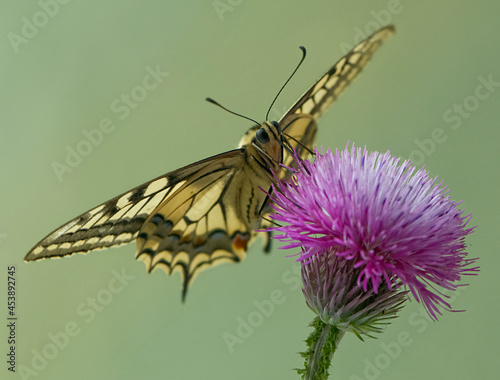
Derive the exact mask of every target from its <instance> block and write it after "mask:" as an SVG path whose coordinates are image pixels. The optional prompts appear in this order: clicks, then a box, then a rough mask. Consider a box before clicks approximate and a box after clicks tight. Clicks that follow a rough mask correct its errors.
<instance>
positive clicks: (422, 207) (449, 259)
mask: <svg viewBox="0 0 500 380" xmlns="http://www.w3.org/2000/svg"><path fill="white" fill-rule="evenodd" d="M296 165H297V168H298V169H297V172H296V173H295V175H294V176H293V177H292V179H290V180H285V181H279V182H278V184H277V185H276V186H274V187H273V192H272V195H271V199H272V201H273V207H274V209H275V211H274V213H273V215H271V217H272V218H273V219H274V220H276V221H280V222H284V225H283V226H281V227H273V228H269V230H273V231H277V232H279V233H280V234H279V235H277V236H275V237H274V238H275V239H278V240H280V241H282V242H286V243H288V244H287V245H286V246H285V247H282V248H296V247H301V248H302V252H301V253H300V257H299V259H298V261H301V262H302V263H303V265H306V264H308V263H309V262H311V261H312V260H313V259H314V258H315V257H316V256H317V255H321V254H323V253H324V252H327V251H328V252H334V253H335V256H336V259H337V260H349V261H352V262H353V263H354V264H353V265H352V267H353V269H356V270H357V280H356V282H357V285H358V286H359V287H361V288H362V289H363V290H364V291H365V292H366V291H368V290H369V288H371V289H372V290H373V291H374V292H375V293H378V292H379V289H381V287H382V285H383V284H384V283H385V286H384V288H385V287H386V288H387V289H389V290H390V289H392V288H393V287H395V286H399V284H401V285H402V286H403V287H404V288H405V289H408V290H409V291H410V293H411V294H412V295H413V297H414V298H415V299H416V300H417V302H422V304H423V305H424V306H425V308H426V309H427V312H428V313H429V315H430V316H431V317H432V318H433V319H437V316H436V314H441V312H440V309H439V307H443V308H445V309H448V310H451V306H450V305H449V304H448V303H447V302H446V301H445V298H447V296H446V295H444V294H443V293H442V292H441V291H439V290H437V288H436V287H441V288H443V289H447V290H455V289H456V288H457V287H458V286H460V285H458V284H457V282H458V281H460V279H461V277H462V276H463V275H472V274H476V272H477V271H478V270H479V269H478V267H471V265H472V264H473V263H474V262H475V261H476V260H477V259H468V258H467V252H466V251H465V249H466V246H465V237H466V236H467V235H468V234H470V233H471V232H472V231H473V228H467V227H466V225H467V223H468V221H469V220H470V218H471V216H470V215H465V216H464V215H463V213H464V212H463V211H461V210H459V209H458V208H457V206H458V205H459V204H460V203H459V202H454V201H452V200H451V199H450V197H449V196H448V195H447V193H448V190H446V187H442V182H440V183H438V182H437V177H436V178H433V179H432V178H429V174H428V172H427V171H425V170H424V169H420V170H416V168H415V167H414V166H413V165H412V164H411V163H410V162H409V161H404V162H403V163H402V164H400V160H399V159H398V158H396V157H393V156H391V155H390V153H389V152H387V153H385V154H380V153H378V152H372V153H369V152H367V150H366V148H365V149H364V151H363V153H362V152H361V149H360V148H357V149H355V148H354V145H353V146H352V149H351V150H350V151H349V150H348V148H347V147H346V149H345V150H344V151H343V152H339V151H338V150H337V151H336V152H335V154H334V153H332V152H331V151H330V150H328V151H327V152H326V153H324V152H323V151H322V152H321V154H320V152H319V151H318V150H317V149H316V158H315V161H314V162H310V161H300V160H299V159H298V158H297V157H296Z"/></svg>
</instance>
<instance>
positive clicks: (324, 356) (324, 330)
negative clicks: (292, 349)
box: [298, 317, 345, 380]
mask: <svg viewBox="0 0 500 380" xmlns="http://www.w3.org/2000/svg"><path fill="white" fill-rule="evenodd" d="M311 326H312V327H314V331H313V332H312V333H311V335H310V336H309V338H307V340H306V343H307V345H308V347H309V348H308V350H307V351H306V352H303V353H302V356H303V357H304V358H305V359H306V360H305V363H304V366H305V368H304V369H300V370H298V373H299V374H301V375H302V378H303V379H305V380H326V379H328V368H330V363H331V361H332V357H333V354H334V353H335V350H336V349H337V346H338V344H339V342H340V340H341V339H342V337H343V336H344V333H345V330H341V329H339V328H338V327H336V326H334V325H330V324H328V323H324V322H323V321H322V320H321V319H320V318H319V317H316V319H315V320H314V321H313V322H312V323H311Z"/></svg>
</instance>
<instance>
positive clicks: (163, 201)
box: [25, 26, 394, 299]
mask: <svg viewBox="0 0 500 380" xmlns="http://www.w3.org/2000/svg"><path fill="white" fill-rule="evenodd" d="M393 32H394V28H393V27H392V26H388V27H385V28H382V29H380V30H379V31H377V32H375V33H374V34H372V35H371V36H369V37H368V38H366V39H365V40H363V41H361V42H360V43H359V44H357V45H356V46H355V47H354V48H353V49H352V50H351V51H350V52H348V53H347V54H346V55H345V56H344V57H343V58H342V59H341V60H340V61H338V62H337V63H336V64H335V65H334V66H333V67H332V68H330V70H328V71H327V72H326V74H324V75H323V76H322V77H321V78H319V80H317V81H316V82H315V83H314V84H313V85H312V86H311V88H309V90H307V91H306V92H305V94H304V95H302V96H301V98H300V99H299V100H298V101H297V102H296V103H295V104H294V105H293V106H292V107H291V108H290V109H289V110H288V111H287V112H286V113H285V115H284V116H283V117H282V118H281V119H280V120H279V122H275V121H265V122H264V123H262V124H260V125H255V126H253V127H252V128H250V130H249V131H248V132H247V133H245V135H244V136H243V138H242V139H241V142H240V145H239V148H238V149H235V150H231V151H229V152H226V153H222V154H218V155H215V156H213V157H209V158H206V159H204V160H201V161H198V162H196V163H194V164H191V165H188V166H185V167H183V168H181V169H178V170H175V171H173V172H170V173H167V174H164V175H162V176H160V177H158V178H155V179H153V180H151V181H149V182H146V183H145V184H143V185H140V186H138V187H136V188H134V189H132V190H130V191H127V192H125V193H123V194H121V195H118V196H117V197H115V198H113V199H111V200H109V201H107V202H105V203H103V204H101V205H99V206H97V207H94V208H92V209H91V210H89V211H87V212H85V213H84V214H82V215H80V216H78V217H76V218H75V219H73V220H71V221H69V222H67V223H65V224H64V225H63V226H61V227H59V228H58V229H56V230H55V231H54V232H52V233H51V234H49V235H48V236H47V237H45V238H43V239H42V240H41V241H40V242H38V243H37V244H36V245H35V246H34V247H33V248H32V249H31V250H30V252H29V253H28V254H27V255H26V257H25V261H34V260H39V259H45V258H51V257H62V256H69V255H72V254H74V253H86V252H89V251H93V250H97V249H103V248H108V247H114V246H119V245H121V244H125V243H130V242H132V241H133V240H136V242H137V253H136V258H137V259H140V260H142V261H144V262H145V264H146V268H147V270H148V272H151V271H153V270H154V269H156V268H162V269H164V270H165V272H166V273H168V274H171V273H172V272H175V271H178V272H180V274H181V277H182V281H183V288H182V289H183V291H182V296H183V299H184V297H185V296H186V292H187V289H188V286H189V285H190V283H192V281H193V280H194V278H195V277H196V275H197V274H198V273H199V272H200V271H202V270H203V269H206V268H208V267H211V266H214V265H216V264H220V263H223V262H239V261H241V260H243V258H244V257H245V256H246V249H247V247H248V245H249V244H250V243H251V242H252V241H253V240H254V239H255V238H256V237H257V236H258V235H259V234H260V235H263V237H264V239H265V242H266V244H265V247H266V249H267V250H268V249H269V236H267V235H266V234H265V233H263V232H256V231H255V230H258V229H259V228H261V227H262V224H263V220H264V219H263V215H265V214H266V213H267V212H269V211H270V208H269V205H268V204H267V202H268V198H267V195H266V193H265V192H264V191H262V189H265V190H267V189H269V188H270V186H271V184H272V183H273V176H272V174H271V173H272V172H274V173H281V174H280V175H281V176H284V175H286V174H285V170H284V169H283V168H282V166H281V164H284V165H285V166H287V165H288V166H290V165H291V164H292V156H291V154H290V151H291V150H292V149H294V148H297V149H299V150H301V152H302V153H301V155H302V157H303V158H306V157H307V156H308V152H310V151H311V149H312V147H313V143H314V138H315V135H316V120H318V118H319V117H320V116H321V115H322V114H323V112H325V111H326V110H327V109H328V108H329V107H330V105H331V104H332V103H333V102H334V101H335V100H336V99H337V97H338V96H339V95H340V94H341V93H342V92H343V91H344V89H345V87H346V86H347V85H348V84H349V83H350V82H351V81H352V80H353V79H354V78H355V77H356V76H357V75H358V74H359V72H360V71H361V69H362V68H363V67H364V66H365V65H366V63H367V62H368V60H369V59H370V57H371V56H372V54H373V53H374V52H375V50H377V48H378V47H379V46H380V44H381V43H382V42H384V41H385V40H386V39H387V38H389V37H390V36H391V35H392V34H393ZM283 147H285V148H287V149H283Z"/></svg>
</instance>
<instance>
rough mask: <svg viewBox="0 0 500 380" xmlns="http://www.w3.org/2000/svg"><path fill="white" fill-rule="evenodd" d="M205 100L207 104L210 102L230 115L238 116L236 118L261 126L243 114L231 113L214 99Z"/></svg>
mask: <svg viewBox="0 0 500 380" xmlns="http://www.w3.org/2000/svg"><path fill="white" fill-rule="evenodd" d="M205 100H206V101H207V102H209V103H212V104H215V105H216V106H218V107H220V108H222V109H223V110H224V111H227V112H229V113H231V114H233V115H236V116H239V117H242V118H243V119H247V120H250V121H253V122H254V123H255V124H257V125H260V123H259V122H257V121H255V120H254V119H251V118H249V117H247V116H244V115H242V114H239V113H236V112H233V111H231V110H228V109H227V108H226V107H224V106H223V105H221V104H220V103H219V102H216V101H215V100H213V99H212V98H205Z"/></svg>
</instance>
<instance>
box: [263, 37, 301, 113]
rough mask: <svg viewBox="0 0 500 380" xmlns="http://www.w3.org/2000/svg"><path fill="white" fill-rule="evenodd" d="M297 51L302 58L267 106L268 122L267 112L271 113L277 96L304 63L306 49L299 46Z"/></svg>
mask: <svg viewBox="0 0 500 380" xmlns="http://www.w3.org/2000/svg"><path fill="white" fill-rule="evenodd" d="M299 49H300V50H302V58H301V59H300V62H299V64H298V65H297V67H296V68H295V70H293V73H292V75H290V77H289V78H288V79H287V81H286V82H285V84H284V85H283V86H282V87H281V89H280V90H279V91H278V93H277V94H276V96H275V97H274V100H273V102H272V103H271V105H270V106H269V109H268V110H267V113H266V120H268V117H269V112H271V108H273V106H274V103H276V99H278V96H280V94H281V91H283V89H284V88H285V86H286V85H287V84H288V82H290V79H292V77H293V76H294V75H295V73H296V72H297V70H298V69H299V67H300V65H302V62H304V59H306V48H305V47H304V46H299Z"/></svg>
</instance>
